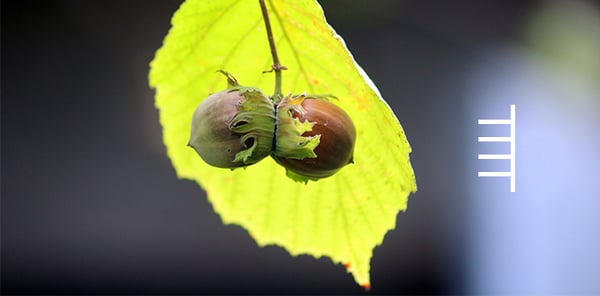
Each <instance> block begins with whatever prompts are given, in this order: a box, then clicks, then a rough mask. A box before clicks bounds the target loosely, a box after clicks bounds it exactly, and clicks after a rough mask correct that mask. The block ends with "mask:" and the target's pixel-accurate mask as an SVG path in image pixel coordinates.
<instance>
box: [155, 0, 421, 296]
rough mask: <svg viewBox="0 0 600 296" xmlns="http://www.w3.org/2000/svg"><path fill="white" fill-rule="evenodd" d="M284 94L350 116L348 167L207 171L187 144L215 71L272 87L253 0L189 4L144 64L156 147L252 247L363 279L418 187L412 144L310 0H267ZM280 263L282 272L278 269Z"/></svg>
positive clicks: (265, 163) (217, 81)
mask: <svg viewBox="0 0 600 296" xmlns="http://www.w3.org/2000/svg"><path fill="white" fill-rule="evenodd" d="M267 4H268V5H267V7H268V9H269V14H270V18H271V23H272V26H273V35H274V37H275V43H276V45H277V50H278V52H279V57H280V60H281V63H282V64H283V65H285V66H287V68H288V70H286V71H284V72H283V91H284V93H288V92H289V93H295V94H298V93H303V92H307V93H315V94H319V93H320V94H332V95H335V96H336V97H337V98H338V99H337V100H331V102H332V103H334V104H336V105H338V106H340V107H341V108H342V109H344V110H345V111H346V112H347V113H348V114H349V115H350V117H351V118H352V119H353V121H354V124H355V126H356V131H357V140H356V146H355V154H354V164H350V165H347V166H345V167H344V168H342V169H341V170H340V171H339V172H338V173H337V174H336V175H334V176H333V177H329V178H325V179H321V180H319V181H316V182H308V183H307V184H304V183H298V182H294V181H293V180H291V179H290V178H288V177H287V176H286V174H285V169H284V168H283V167H281V166H279V165H277V164H276V163H275V162H274V161H273V160H272V159H270V158H265V159H264V160H262V161H260V162H258V163H257V164H255V165H252V166H249V167H247V168H244V169H236V170H233V171H232V170H228V169H220V168H215V167H212V166H209V165H208V164H206V163H204V162H203V161H202V159H201V158H200V157H198V155H197V154H196V153H195V152H194V151H193V150H192V149H190V148H189V147H187V146H186V143H187V141H188V139H189V136H190V125H191V119H192V114H193V112H194V109H195V108H196V106H197V105H198V104H199V103H200V102H201V101H202V100H203V99H204V98H206V97H207V96H208V95H209V94H211V93H215V92H218V91H220V90H222V89H225V88H226V87H227V85H226V84H225V83H224V79H223V76H222V75H220V74H215V71H217V70H221V69H223V70H226V71H229V72H231V73H233V74H234V75H235V77H236V78H237V79H238V80H239V81H240V84H242V85H246V86H253V87H258V88H260V89H261V90H262V91H263V92H267V93H268V92H269V91H270V90H271V89H272V88H273V81H274V77H273V74H272V73H266V74H263V73H262V72H263V71H264V70H268V69H270V67H271V64H272V61H271V55H270V52H269V46H268V43H267V37H266V33H265V28H264V24H263V20H262V17H261V11H260V7H259V5H258V3H257V2H256V1H238V0H215V1H208V0H194V1H192V0H188V1H186V2H185V3H184V4H182V6H181V7H180V9H179V10H178V11H177V12H176V13H175V15H174V17H173V19H172V28H171V30H170V31H169V34H168V35H167V37H166V38H165V40H164V44H163V46H162V47H161V48H160V50H158V52H157V53H156V57H155V59H154V60H153V61H152V63H151V70H150V75H149V79H150V85H151V86H152V87H154V88H155V89H156V106H157V108H158V109H159V111H160V122H161V124H162V127H163V136H164V143H165V145H166V147H167V154H168V156H169V158H170V159H171V161H172V163H173V166H174V167H175V170H176V172H177V175H178V176H179V177H181V178H187V179H191V180H195V181H196V182H198V184H199V185H200V186H201V187H202V188H204V190H206V192H207V195H208V198H209V200H210V202H211V203H212V205H213V207H214V210H215V211H216V212H217V213H218V214H219V215H220V216H221V218H222V220H223V222H224V223H226V224H237V225H240V226H242V227H243V228H245V229H246V230H247V231H248V232H249V233H250V235H251V236H252V237H253V238H254V239H255V240H256V241H257V243H258V244H259V245H260V246H264V245H278V246H281V247H283V248H285V249H286V250H287V251H288V252H290V254H292V255H298V254H309V255H312V256H314V257H321V256H327V257H329V258H331V260H333V262H335V263H341V264H344V265H345V266H346V267H347V269H348V271H349V272H350V273H352V275H353V276H354V279H355V280H356V282H357V283H358V284H360V285H362V286H364V287H368V286H370V279H369V264H370V259H371V256H372V253H373V248H374V247H375V246H377V245H379V244H381V242H382V241H383V238H384V235H385V234H386V232H387V231H389V230H391V229H393V228H394V227H395V222H396V215H397V214H398V212H399V211H401V210H405V209H406V202H407V198H408V195H409V193H411V192H414V191H415V190H416V184H415V180H414V174H413V171H412V167H411V165H410V161H409V153H410V151H411V149H410V146H409V144H408V142H407V140H406V138H405V136H404V132H403V130H402V127H401V126H400V124H399V122H398V120H397V118H396V117H395V116H394V114H393V113H392V111H391V109H390V108H389V106H388V105H387V104H386V103H385V101H383V99H382V98H381V96H380V94H379V92H378V91H377V89H376V88H375V86H374V85H373V83H372V82H371V80H370V79H369V78H368V77H367V75H366V74H365V73H364V72H363V71H362V69H361V68H360V67H359V66H358V65H357V64H356V63H355V61H354V60H353V58H352V56H351V54H350V53H349V52H348V50H347V49H346V46H345V44H344V42H343V40H342V39H341V37H339V36H338V35H336V34H335V32H334V31H333V30H332V28H331V27H329V25H328V24H327V23H326V21H325V18H324V16H323V11H322V10H321V7H320V6H319V5H318V4H317V3H316V2H315V1H313V0H302V1H300V0H299V1H269V2H268V3H267ZM282 268H283V267H282Z"/></svg>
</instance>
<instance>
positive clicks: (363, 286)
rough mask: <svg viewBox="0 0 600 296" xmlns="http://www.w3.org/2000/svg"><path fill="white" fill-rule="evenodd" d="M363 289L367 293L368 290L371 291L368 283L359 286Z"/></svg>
mask: <svg viewBox="0 0 600 296" xmlns="http://www.w3.org/2000/svg"><path fill="white" fill-rule="evenodd" d="M360 286H361V287H362V288H363V289H365V291H366V292H369V290H371V284H370V283H364V284H361V285H360Z"/></svg>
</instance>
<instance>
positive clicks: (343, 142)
mask: <svg viewBox="0 0 600 296" xmlns="http://www.w3.org/2000/svg"><path fill="white" fill-rule="evenodd" d="M300 106H301V108H295V109H292V110H291V112H292V114H291V115H292V117H293V118H295V119H298V120H299V121H300V122H310V123H314V125H313V126H312V129H311V130H310V131H306V132H304V133H303V134H302V136H303V137H313V136H317V135H320V141H319V144H318V145H317V146H316V148H314V153H315V154H316V157H312V158H311V157H305V158H302V159H298V158H292V157H282V156H280V155H277V153H274V155H273V158H274V159H275V161H277V163H279V164H281V165H282V166H284V167H285V168H286V169H287V170H289V171H291V172H293V173H295V174H298V175H300V176H303V177H306V178H308V179H311V180H317V179H320V178H326V177H329V176H332V175H333V174H335V173H336V172H337V171H338V170H340V169H341V168H342V167H344V166H345V165H347V164H349V163H352V158H353V155H354V143H355V139H356V129H355V127H354V124H353V123H352V119H351V118H350V116H348V114H347V113H346V112H345V111H344V110H342V109H341V108H340V107H338V106H337V105H335V104H333V103H331V102H329V101H327V100H324V99H316V98H306V99H304V100H302V101H301V103H300ZM281 111H283V110H281ZM281 111H280V110H278V112H281ZM279 136H280V134H277V137H278V138H277V141H282V139H280V138H279Z"/></svg>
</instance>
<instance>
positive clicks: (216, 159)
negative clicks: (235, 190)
mask: <svg viewBox="0 0 600 296" xmlns="http://www.w3.org/2000/svg"><path fill="white" fill-rule="evenodd" d="M227 75H228V74H227ZM233 81H234V82H235V80H233ZM230 82H231V81H230ZM230 84H233V83H230ZM274 130H275V114H274V106H273V102H272V101H271V99H269V98H268V97H267V96H265V95H264V94H263V93H262V92H261V91H260V90H259V89H257V88H251V87H241V86H238V85H237V82H236V83H235V84H234V85H233V86H232V87H230V88H229V89H226V90H223V91H220V92H218V93H215V94H212V95H210V96H209V97H207V98H206V99H204V100H203V101H202V103H200V105H198V107H197V108H196V110H195V111H194V115H193V118H192V127H191V133H190V140H189V143H188V145H189V146H191V147H192V148H194V150H195V151H196V152H197V153H198V155H200V157H201V158H202V159H203V160H204V161H205V162H206V163H208V164H209V165H212V166H215V167H220V168H237V167H243V166H247V165H251V164H254V163H256V162H258V161H260V160H261V159H263V158H265V157H266V156H268V155H270V154H271V149H272V145H273V137H274Z"/></svg>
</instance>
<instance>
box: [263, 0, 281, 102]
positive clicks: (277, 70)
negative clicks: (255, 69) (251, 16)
mask: <svg viewBox="0 0 600 296" xmlns="http://www.w3.org/2000/svg"><path fill="white" fill-rule="evenodd" d="M259 3H260V9H261V11H262V16H263V20H264V21H265V29H266V30H267V38H268V40H269V48H270V49H271V56H272V57H273V65H272V66H271V70H269V71H266V72H275V91H274V93H273V99H274V100H275V101H280V100H281V99H282V98H283V93H282V92H281V84H282V77H281V76H282V75H281V71H282V70H287V68H286V67H285V66H283V65H281V63H280V62H279V56H277V48H276V47H275V40H274V39H273V30H272V29H271V22H270V21H269V13H268V12H267V6H266V5H265V0H259Z"/></svg>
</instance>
